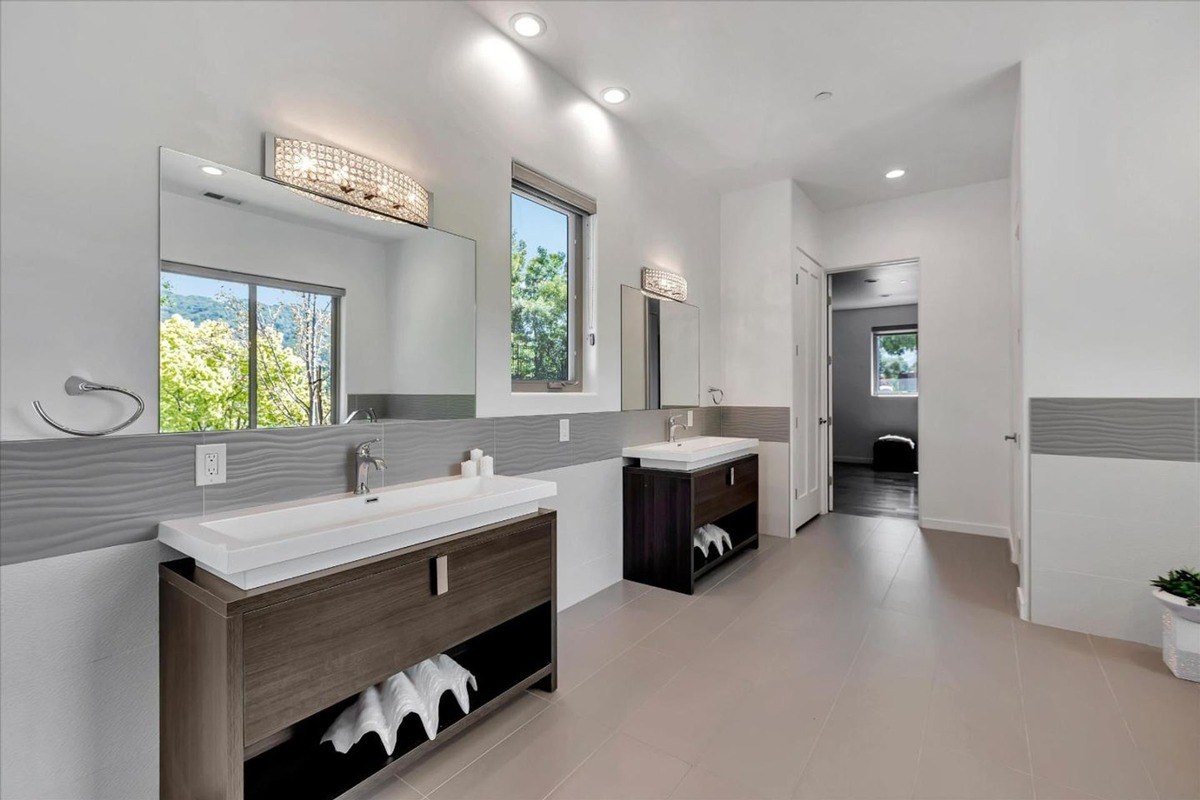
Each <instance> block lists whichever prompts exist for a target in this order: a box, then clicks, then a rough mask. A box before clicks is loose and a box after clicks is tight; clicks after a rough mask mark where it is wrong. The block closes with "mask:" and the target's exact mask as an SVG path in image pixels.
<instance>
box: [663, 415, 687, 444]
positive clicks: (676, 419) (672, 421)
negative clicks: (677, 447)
mask: <svg viewBox="0 0 1200 800" xmlns="http://www.w3.org/2000/svg"><path fill="white" fill-rule="evenodd" d="M686 419H687V415H686V414H672V415H671V416H670V417H669V418H668V419H667V424H668V425H670V426H671V427H670V428H668V429H667V441H668V442H677V441H679V436H678V435H677V432H678V431H686V430H687V428H688V426H687V425H685V424H684V423H683V422H682V421H681V420H686Z"/></svg>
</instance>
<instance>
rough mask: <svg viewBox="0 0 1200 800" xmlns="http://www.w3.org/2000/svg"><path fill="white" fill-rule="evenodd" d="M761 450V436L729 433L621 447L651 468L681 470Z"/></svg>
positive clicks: (627, 455)
mask: <svg viewBox="0 0 1200 800" xmlns="http://www.w3.org/2000/svg"><path fill="white" fill-rule="evenodd" d="M757 451H758V439H736V438H732V437H728V436H693V437H691V438H690V439H680V440H679V441H677V442H656V443H654V444H642V445H638V446H637V447H626V448H625V449H624V450H622V451H621V455H623V456H625V458H636V459H638V460H639V461H640V463H641V466H643V467H646V468H648V469H673V470H677V471H681V472H692V471H694V470H698V469H703V468H704V467H711V466H713V465H714V464H720V463H721V462H723V461H732V460H733V459H735V458H740V457H742V456H744V455H748V454H750V453H755V452H757Z"/></svg>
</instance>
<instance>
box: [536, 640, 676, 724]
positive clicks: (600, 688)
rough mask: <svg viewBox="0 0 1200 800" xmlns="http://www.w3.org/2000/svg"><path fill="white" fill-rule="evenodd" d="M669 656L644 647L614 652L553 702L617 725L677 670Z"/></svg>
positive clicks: (591, 717)
mask: <svg viewBox="0 0 1200 800" xmlns="http://www.w3.org/2000/svg"><path fill="white" fill-rule="evenodd" d="M678 670H679V667H678V665H677V664H676V663H675V661H674V660H673V659H671V658H670V657H669V656H665V655H663V654H662V653H658V652H655V651H654V650H648V649H646V648H644V647H634V648H631V649H630V650H628V651H626V652H625V653H623V654H622V655H620V656H618V657H617V658H616V659H615V660H613V661H612V662H610V663H609V664H607V665H606V666H605V667H604V668H603V669H601V670H600V671H599V672H597V673H596V674H595V675H593V676H592V677H590V678H588V679H587V680H586V681H584V682H583V683H582V684H580V685H579V686H578V687H577V688H575V689H573V690H571V691H570V692H568V693H566V694H564V695H563V696H562V698H560V699H559V701H558V702H557V704H556V705H558V706H563V707H565V708H567V709H569V710H571V711H572V712H574V713H576V714H578V715H579V716H582V717H586V718H588V719H590V720H592V721H595V722H598V723H599V724H601V725H604V726H605V727H608V728H617V727H618V726H620V725H621V723H622V722H624V721H625V718H626V717H628V716H629V715H630V714H632V713H633V712H634V711H636V710H637V709H638V707H639V706H641V705H642V703H644V702H646V700H647V699H649V698H650V697H651V696H652V695H653V694H654V693H655V692H656V691H657V690H658V689H659V688H661V687H662V686H663V685H665V684H666V683H667V681H669V680H670V679H671V677H672V676H673V675H674V674H675V673H676V672H678Z"/></svg>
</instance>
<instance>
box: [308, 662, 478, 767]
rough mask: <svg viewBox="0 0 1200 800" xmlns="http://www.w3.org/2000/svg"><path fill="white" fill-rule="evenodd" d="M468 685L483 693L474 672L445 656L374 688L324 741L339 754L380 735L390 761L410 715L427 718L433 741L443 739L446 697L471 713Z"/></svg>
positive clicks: (331, 728)
mask: <svg viewBox="0 0 1200 800" xmlns="http://www.w3.org/2000/svg"><path fill="white" fill-rule="evenodd" d="M468 684H470V686H471V688H472V689H475V690H476V691H478V690H479V685H478V684H477V683H476V681H475V676H474V675H472V674H471V673H470V671H468V670H466V669H464V668H463V667H462V666H461V665H460V664H458V662H456V661H455V660H454V659H452V658H450V656H448V655H446V654H445V653H442V654H439V655H437V656H435V657H434V658H431V659H428V660H426V661H422V662H421V663H419V664H416V665H415V666H412V667H409V668H408V669H406V670H404V671H403V672H398V673H396V674H395V675H392V676H391V677H390V678H388V679H387V680H385V681H384V682H383V683H381V684H378V685H377V686H371V687H368V688H367V690H366V691H364V692H363V693H362V694H361V695H359V697H358V700H357V701H356V702H355V703H354V704H353V705H351V706H349V707H348V708H346V709H345V710H344V711H342V713H341V714H339V715H338V717H337V719H335V720H334V721H333V724H332V725H330V726H329V730H327V731H326V732H325V735H324V736H323V737H322V738H321V741H322V742H331V743H332V744H333V748H334V749H335V750H337V751H338V752H339V753H345V752H348V751H349V750H350V748H351V747H353V746H354V745H355V744H356V743H357V742H358V740H359V739H361V738H362V737H363V736H365V735H366V734H367V733H371V732H374V733H375V734H377V735H378V736H379V739H380V741H382V742H383V747H384V750H386V751H387V754H388V755H389V756H390V755H391V754H392V753H393V752H394V751H395V749H396V739H397V736H398V734H399V729H400V723H401V722H403V721H404V718H405V717H406V716H408V715H409V714H416V715H417V716H418V717H420V718H421V724H422V726H423V727H424V728H425V734H426V735H427V736H428V737H429V738H430V739H433V738H434V737H436V736H437V730H438V716H439V714H438V706H439V705H440V703H441V699H442V694H444V693H445V692H447V691H450V692H453V693H454V698H455V699H456V700H457V701H458V706H459V708H461V709H462V711H463V713H464V714H468V713H470V711H471V701H470V696H469V694H468V692H467V685H468Z"/></svg>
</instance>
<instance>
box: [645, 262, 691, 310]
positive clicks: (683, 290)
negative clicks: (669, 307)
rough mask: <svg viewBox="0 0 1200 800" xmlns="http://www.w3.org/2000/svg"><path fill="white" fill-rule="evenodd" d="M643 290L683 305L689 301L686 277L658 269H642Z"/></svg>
mask: <svg viewBox="0 0 1200 800" xmlns="http://www.w3.org/2000/svg"><path fill="white" fill-rule="evenodd" d="M642 289H644V290H645V291H647V292H650V293H652V294H657V295H662V296H663V297H669V298H671V299H672V300H678V301H679V302H681V303H682V302H684V301H685V300H687V281H686V280H684V277H683V276H682V275H676V274H675V273H674V272H667V271H666V270H665V269H658V268H657V267H642Z"/></svg>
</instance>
